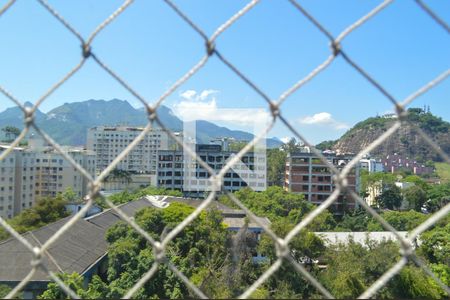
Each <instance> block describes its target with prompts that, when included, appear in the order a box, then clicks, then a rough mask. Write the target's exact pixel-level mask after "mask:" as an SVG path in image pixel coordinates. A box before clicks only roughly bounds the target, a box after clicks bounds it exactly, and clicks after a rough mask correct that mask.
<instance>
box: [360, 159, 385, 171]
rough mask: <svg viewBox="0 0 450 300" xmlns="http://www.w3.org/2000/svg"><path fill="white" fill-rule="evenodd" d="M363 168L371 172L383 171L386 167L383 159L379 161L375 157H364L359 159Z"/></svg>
mask: <svg viewBox="0 0 450 300" xmlns="http://www.w3.org/2000/svg"><path fill="white" fill-rule="evenodd" d="M359 165H360V167H361V169H363V170H367V171H368V172H369V173H375V172H383V171H384V167H383V163H382V162H381V161H377V160H376V159H373V158H364V159H360V160H359Z"/></svg>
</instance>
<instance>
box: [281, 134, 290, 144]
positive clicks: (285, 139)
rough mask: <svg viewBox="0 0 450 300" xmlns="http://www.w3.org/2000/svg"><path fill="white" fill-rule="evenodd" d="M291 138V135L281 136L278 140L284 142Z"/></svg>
mask: <svg viewBox="0 0 450 300" xmlns="http://www.w3.org/2000/svg"><path fill="white" fill-rule="evenodd" d="M291 139H292V137H290V136H285V137H283V138H281V139H280V140H281V141H282V142H283V143H285V144H286V143H287V142H289V141H290V140H291Z"/></svg>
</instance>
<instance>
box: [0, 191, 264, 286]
mask: <svg viewBox="0 0 450 300" xmlns="http://www.w3.org/2000/svg"><path fill="white" fill-rule="evenodd" d="M154 199H156V200H157V201H164V202H168V203H169V204H170V203H173V202H181V203H185V204H187V205H190V206H193V207H198V206H199V205H200V204H201V203H202V201H201V200H194V199H186V198H178V197H166V196H156V198H154ZM157 204H158V203H152V202H151V201H149V200H148V199H146V198H145V197H143V198H141V199H139V200H136V201H132V202H128V203H125V204H122V205H120V206H119V207H120V209H121V210H122V211H123V212H124V213H125V214H127V215H128V216H134V215H135V213H136V212H137V211H138V210H140V209H141V208H144V207H152V206H153V207H156V208H160V207H158V206H156V205H157ZM212 208H215V209H218V210H220V211H221V212H222V214H223V215H224V223H225V224H226V225H227V226H228V227H233V228H236V227H238V228H241V227H243V226H244V224H245V213H244V212H243V211H241V210H235V209H231V208H229V207H227V206H225V205H223V204H221V203H218V202H216V201H214V202H212V203H211V205H210V206H209V209H212ZM70 218H71V217H67V218H64V219H61V220H59V221H56V222H54V223H51V224H48V225H46V226H44V227H41V228H39V229H36V230H33V231H30V232H27V233H24V234H23V235H22V236H23V237H24V238H25V239H26V240H27V241H28V242H29V243H30V244H31V245H33V246H41V245H42V244H44V243H45V242H46V241H47V240H48V239H49V238H50V237H51V236H53V235H54V234H55V233H56V231H57V230H58V229H60V228H61V227H62V226H63V225H64V224H65V223H66V222H68V221H69V220H70ZM260 219H261V221H262V222H265V223H266V224H270V222H269V220H268V219H267V218H260ZM120 220H121V218H120V217H119V215H118V214H117V213H116V212H115V211H114V210H112V209H108V210H105V211H103V212H100V213H98V214H96V215H93V216H90V217H87V218H84V219H80V220H78V221H77V222H76V223H75V225H73V226H72V227H70V228H69V229H68V230H67V231H66V232H65V233H64V234H63V235H62V236H61V237H60V238H58V239H57V240H56V241H55V242H54V243H53V244H52V245H51V246H50V247H49V248H48V250H47V251H46V253H45V255H44V256H43V261H44V265H45V266H46V268H47V269H48V270H50V271H53V272H55V273H60V272H64V273H73V272H77V273H79V274H83V273H84V272H86V271H88V270H89V269H90V268H91V267H92V266H93V265H94V264H95V263H96V262H97V261H98V260H99V259H100V258H102V257H103V256H104V255H105V254H106V252H107V249H108V243H107V242H106V240H105V233H106V230H108V228H110V227H111V226H113V225H114V224H116V223H117V222H118V221H120ZM249 227H250V228H252V227H259V226H258V225H257V224H254V223H253V222H250V223H249ZM32 258H33V255H32V254H31V253H30V251H29V250H28V249H27V248H26V247H25V246H24V245H23V244H22V243H20V242H19V241H18V240H16V239H15V238H10V239H8V240H6V241H3V242H1V243H0V282H18V281H21V280H22V279H23V278H25V276H27V275H28V274H29V272H30V271H31V264H30V262H31V260H32ZM49 280H50V279H49V276H48V275H47V273H45V272H44V271H42V270H37V271H36V273H35V274H34V276H33V277H32V278H31V281H33V282H48V281H49Z"/></svg>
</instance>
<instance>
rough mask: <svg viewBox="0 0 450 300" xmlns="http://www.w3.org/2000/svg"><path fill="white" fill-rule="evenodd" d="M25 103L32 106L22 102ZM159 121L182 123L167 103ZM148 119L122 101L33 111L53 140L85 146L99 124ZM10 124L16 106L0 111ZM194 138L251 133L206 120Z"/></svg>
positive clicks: (176, 127)
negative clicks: (88, 136)
mask: <svg viewBox="0 0 450 300" xmlns="http://www.w3.org/2000/svg"><path fill="white" fill-rule="evenodd" d="M25 106H32V104H31V103H25ZM158 116H159V118H160V120H161V121H162V123H163V124H164V125H165V126H166V127H168V128H169V129H171V130H173V131H182V130H183V122H182V120H180V119H179V118H178V117H177V116H175V115H174V114H173V112H172V110H171V109H170V108H168V107H167V106H164V105H162V106H160V107H159V108H158ZM147 122H148V118H147V114H146V112H145V110H144V108H134V107H133V106H132V105H131V104H130V103H128V102H127V101H125V100H119V99H112V100H87V101H82V102H72V103H65V104H63V105H61V106H58V107H56V108H54V109H52V110H50V111H49V112H47V113H43V112H41V111H39V110H38V111H36V124H37V125H38V126H39V127H40V128H42V129H43V130H44V131H45V132H46V133H48V134H49V135H50V136H51V137H52V138H53V139H54V140H56V141H57V142H58V143H60V144H63V145H85V144H86V136H87V130H88V129H89V128H91V127H94V126H102V125H109V126H114V125H119V124H122V125H129V126H144V125H146V124H147ZM5 126H14V127H17V128H19V129H22V128H23V126H24V125H23V112H22V111H21V110H20V108H18V107H12V108H7V109H6V110H5V111H3V112H0V128H2V127H5ZM197 137H198V140H199V141H198V142H200V143H209V141H210V140H211V139H213V138H219V137H232V138H235V139H236V140H239V141H248V140H251V139H252V138H253V137H254V135H253V134H251V133H248V132H245V131H241V130H231V129H228V128H226V127H222V126H218V125H216V124H214V123H211V122H208V121H202V120H199V121H197ZM281 144H282V142H281V141H280V140H278V139H277V138H268V139H267V147H269V148H273V147H277V146H280V145H281Z"/></svg>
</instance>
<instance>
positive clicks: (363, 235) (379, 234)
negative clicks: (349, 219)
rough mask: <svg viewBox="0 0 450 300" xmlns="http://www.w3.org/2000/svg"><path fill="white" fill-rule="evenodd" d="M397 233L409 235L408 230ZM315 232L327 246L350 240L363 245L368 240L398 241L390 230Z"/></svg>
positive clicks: (346, 242) (345, 242)
mask: <svg viewBox="0 0 450 300" xmlns="http://www.w3.org/2000/svg"><path fill="white" fill-rule="evenodd" d="M397 233H398V234H399V235H400V236H402V237H403V238H406V237H407V236H408V232H407V231H397ZM314 234H315V235H317V236H318V237H320V238H321V239H322V240H323V242H324V243H325V246H327V247H328V246H331V245H337V244H348V243H349V242H350V240H353V241H354V242H355V243H358V244H362V245H365V244H366V242H367V240H370V241H375V242H382V241H394V242H395V241H397V238H396V236H395V235H394V234H393V233H392V232H390V231H370V232H369V231H362V232H353V231H350V232H314Z"/></svg>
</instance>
